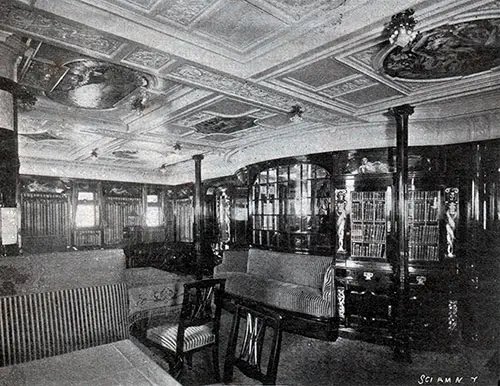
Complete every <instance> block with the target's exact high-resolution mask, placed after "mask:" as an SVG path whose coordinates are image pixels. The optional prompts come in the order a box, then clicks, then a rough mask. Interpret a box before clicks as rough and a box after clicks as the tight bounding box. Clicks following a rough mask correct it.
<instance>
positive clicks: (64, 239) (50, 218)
mask: <svg viewBox="0 0 500 386" xmlns="http://www.w3.org/2000/svg"><path fill="white" fill-rule="evenodd" d="M21 213H22V217H21V229H22V242H23V244H24V245H25V246H26V248H25V249H26V250H27V251H28V252H45V251H51V250H52V251H62V250H65V249H66V246H67V245H69V244H70V232H69V229H70V227H69V224H70V205H69V198H68V196H67V195H59V194H56V193H30V192H25V193H23V194H22V200H21Z"/></svg>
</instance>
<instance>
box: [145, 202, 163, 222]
mask: <svg viewBox="0 0 500 386" xmlns="http://www.w3.org/2000/svg"><path fill="white" fill-rule="evenodd" d="M146 202H147V208H146V226H148V227H159V226H160V225H161V206H160V200H159V197H158V195H157V194H148V195H147V199H146Z"/></svg>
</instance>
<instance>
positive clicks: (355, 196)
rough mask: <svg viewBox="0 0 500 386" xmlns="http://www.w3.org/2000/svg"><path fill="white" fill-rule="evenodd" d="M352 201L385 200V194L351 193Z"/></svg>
mask: <svg viewBox="0 0 500 386" xmlns="http://www.w3.org/2000/svg"><path fill="white" fill-rule="evenodd" d="M351 199H352V201H365V200H385V192H351Z"/></svg>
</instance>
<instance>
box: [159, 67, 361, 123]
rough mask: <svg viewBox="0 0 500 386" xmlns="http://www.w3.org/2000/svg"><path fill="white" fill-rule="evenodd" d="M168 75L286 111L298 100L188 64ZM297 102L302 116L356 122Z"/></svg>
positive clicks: (336, 121) (335, 121)
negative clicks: (300, 107)
mask: <svg viewBox="0 0 500 386" xmlns="http://www.w3.org/2000/svg"><path fill="white" fill-rule="evenodd" d="M169 76H171V77H174V78H175V79H177V80H180V81H190V82H193V83H195V84H198V85H200V86H203V87H207V88H209V89H216V90H219V91H221V92H223V93H227V94H230V95H234V96H238V97H241V98H245V99H247V100H249V101H253V102H256V103H259V104H266V105H269V106H273V107H275V108H278V109H281V110H283V111H289V110H290V109H291V107H292V106H294V105H296V104H297V100H296V99H295V98H293V97H291V96H288V95H281V94H277V93H274V92H271V91H269V90H267V89H265V88H264V87H260V86H257V85H256V84H253V83H250V82H247V81H244V80H240V79H235V78H230V77H227V76H224V75H221V74H217V73H213V72H210V71H208V70H205V69H202V68H199V67H195V66H192V65H189V64H186V65H183V66H180V67H178V68H177V69H176V70H175V71H173V72H172V73H170V74H169ZM300 104H301V106H303V109H304V115H303V116H304V118H310V119H314V120H328V121H330V123H332V124H342V123H347V122H355V120H354V119H351V118H348V117H345V116H342V115H340V114H336V113H332V112H330V111H328V110H326V109H322V108H320V107H316V106H314V105H311V104H309V103H305V102H301V103H300Z"/></svg>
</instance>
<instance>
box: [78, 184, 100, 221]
mask: <svg viewBox="0 0 500 386" xmlns="http://www.w3.org/2000/svg"><path fill="white" fill-rule="evenodd" d="M75 223H76V227H77V228H92V227H96V226H97V225H98V224H99V207H98V205H97V201H96V194H95V193H93V192H79V193H78V202H77V205H76V215H75Z"/></svg>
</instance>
